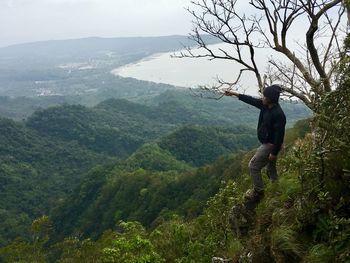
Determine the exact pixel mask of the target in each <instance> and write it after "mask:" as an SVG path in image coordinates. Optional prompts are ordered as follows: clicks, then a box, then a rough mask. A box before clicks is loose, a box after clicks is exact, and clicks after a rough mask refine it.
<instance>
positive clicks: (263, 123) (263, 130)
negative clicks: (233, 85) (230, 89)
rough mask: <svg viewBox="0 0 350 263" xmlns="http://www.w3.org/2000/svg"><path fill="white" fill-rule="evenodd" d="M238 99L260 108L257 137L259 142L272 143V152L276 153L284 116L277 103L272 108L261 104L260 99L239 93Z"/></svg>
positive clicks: (282, 137) (283, 130)
mask: <svg viewBox="0 0 350 263" xmlns="http://www.w3.org/2000/svg"><path fill="white" fill-rule="evenodd" d="M238 99H239V100H241V101H243V102H245V103H248V104H250V105H252V106H255V107H257V108H258V109H260V115H259V122H258V128H257V133H258V139H259V141H260V142H261V143H271V144H273V146H274V147H273V149H272V152H271V153H272V154H273V155H277V154H278V152H279V151H280V150H281V146H282V144H283V139H284V132H285V126H286V116H285V115H284V112H283V110H282V108H281V106H280V105H279V104H278V103H277V104H274V105H273V107H272V108H269V107H267V106H265V105H263V103H262V100H261V99H256V98H253V97H251V96H248V95H243V94H240V95H239V96H238Z"/></svg>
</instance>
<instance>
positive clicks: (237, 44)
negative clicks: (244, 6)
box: [178, 0, 346, 112]
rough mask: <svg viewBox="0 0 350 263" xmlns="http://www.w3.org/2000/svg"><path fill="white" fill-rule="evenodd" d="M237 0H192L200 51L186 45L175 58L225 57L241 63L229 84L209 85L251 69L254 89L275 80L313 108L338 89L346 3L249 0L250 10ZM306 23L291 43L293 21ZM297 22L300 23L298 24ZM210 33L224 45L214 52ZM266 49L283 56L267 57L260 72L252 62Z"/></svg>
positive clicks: (302, 0) (195, 39)
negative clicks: (301, 34) (301, 36)
mask: <svg viewBox="0 0 350 263" xmlns="http://www.w3.org/2000/svg"><path fill="white" fill-rule="evenodd" d="M237 2H238V1H237V0H193V1H191V4H192V7H193V8H188V11H189V12H190V13H191V15H192V16H193V18H194V20H193V26H194V28H193V32H192V33H191V34H190V38H191V39H192V40H194V41H195V42H196V43H197V44H198V47H199V48H200V49H203V50H204V51H205V53H201V54H197V53H196V52H194V50H193V48H190V47H187V48H186V51H184V52H181V53H180V54H179V55H178V56H179V57H191V58H199V57H206V58H209V59H225V60H231V61H234V62H236V63H238V64H239V65H240V67H241V69H240V72H239V74H238V76H237V79H236V80H235V81H234V82H233V83H228V82H225V81H224V80H219V85H218V86H216V87H212V88H211V90H212V91H218V90H220V89H221V88H222V87H224V86H225V85H228V86H230V87H232V86H233V85H236V84H238V83H239V81H240V79H241V77H242V75H243V74H245V73H247V72H252V73H254V75H255V77H256V80H257V84H258V87H259V91H260V92H261V91H262V90H263V88H264V87H265V86H266V85H268V84H271V83H273V82H276V81H278V82H280V84H281V85H282V87H283V90H284V94H285V95H286V96H289V97H297V98H299V99H300V100H302V101H303V102H304V103H305V104H306V105H307V106H308V107H309V108H310V109H311V110H313V111H314V112H316V111H317V107H318V104H319V102H320V101H322V98H323V97H324V96H325V95H326V94H328V93H330V92H331V91H333V90H335V89H337V82H336V75H337V73H336V72H337V71H336V69H337V67H338V65H339V63H340V57H341V54H343V53H344V48H343V46H342V43H343V42H342V39H343V38H345V36H346V34H345V28H346V22H345V20H344V14H345V13H346V9H345V7H344V6H343V5H342V3H341V0H250V1H249V6H250V7H251V8H252V9H253V11H249V12H245V13H244V12H240V11H239V7H238V3H237ZM301 22H302V23H303V24H302V25H303V26H304V25H306V27H305V28H306V32H305V39H304V42H302V43H301V42H298V43H297V45H295V47H292V45H291V41H290V39H289V37H290V33H291V31H292V29H293V28H295V27H296V26H297V25H298V23H301ZM299 25H300V24H299ZM206 34H209V35H211V36H212V37H214V38H217V39H219V40H220V41H222V42H223V43H225V44H227V48H219V49H218V50H216V49H214V48H212V46H209V45H207V44H206V42H205V39H204V37H203V36H204V35H206ZM261 48H268V49H271V50H272V51H274V53H275V54H282V57H284V58H285V59H284V60H283V61H282V60H277V59H276V58H272V57H271V58H270V59H269V63H268V67H267V68H265V72H264V73H263V72H262V70H261V68H260V67H259V65H258V63H257V60H256V53H257V50H259V49H261Z"/></svg>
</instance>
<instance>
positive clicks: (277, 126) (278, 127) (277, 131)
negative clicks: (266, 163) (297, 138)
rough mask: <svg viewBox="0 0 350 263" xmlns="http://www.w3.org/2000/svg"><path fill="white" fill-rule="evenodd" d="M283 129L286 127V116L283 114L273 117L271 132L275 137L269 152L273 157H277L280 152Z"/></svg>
mask: <svg viewBox="0 0 350 263" xmlns="http://www.w3.org/2000/svg"><path fill="white" fill-rule="evenodd" d="M285 127H286V116H285V115H284V114H283V113H282V114H278V115H277V116H275V122H274V125H273V130H274V135H275V136H274V140H273V145H274V147H273V149H272V152H271V154H273V155H277V154H278V153H279V151H280V150H281V147H282V144H283V140H284V133H285Z"/></svg>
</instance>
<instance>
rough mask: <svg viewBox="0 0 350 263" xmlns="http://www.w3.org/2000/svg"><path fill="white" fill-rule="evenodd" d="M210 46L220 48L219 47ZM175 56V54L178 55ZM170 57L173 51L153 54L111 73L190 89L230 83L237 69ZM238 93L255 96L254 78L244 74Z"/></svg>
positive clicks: (231, 64)
mask: <svg viewBox="0 0 350 263" xmlns="http://www.w3.org/2000/svg"><path fill="white" fill-rule="evenodd" d="M212 47H213V48H218V47H222V44H217V45H213V46H212ZM175 54H179V52H176V53H175ZM172 55H174V52H170V53H159V54H155V55H152V56H150V57H147V58H145V59H143V60H141V61H139V62H137V63H132V64H128V65H126V66H122V67H119V68H116V69H114V70H113V71H112V73H113V74H115V75H119V76H121V77H130V78H135V79H139V80H146V81H152V82H156V83H165V84H171V85H174V86H180V87H185V88H188V87H192V88H194V87H198V86H199V85H208V86H212V85H215V84H217V80H216V79H217V77H219V78H220V79H223V80H224V81H226V82H233V81H234V80H235V79H236V77H237V75H238V73H239V69H240V67H239V66H238V65H237V63H234V62H232V61H227V60H208V59H207V58H174V57H172ZM259 60H260V61H262V60H264V57H262V58H259ZM239 90H240V91H241V92H245V93H246V94H250V95H258V88H257V83H256V79H255V76H254V75H253V74H252V73H245V75H244V76H243V77H242V79H241V82H240V88H239Z"/></svg>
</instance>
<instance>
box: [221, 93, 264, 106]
mask: <svg viewBox="0 0 350 263" xmlns="http://www.w3.org/2000/svg"><path fill="white" fill-rule="evenodd" d="M225 95H226V96H236V97H237V98H238V99H239V100H241V101H243V102H245V103H247V104H250V105H252V106H254V107H257V108H258V109H261V108H262V106H263V104H262V101H261V99H256V98H253V97H252V96H248V95H244V94H239V93H238V92H236V91H229V90H227V91H225Z"/></svg>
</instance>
